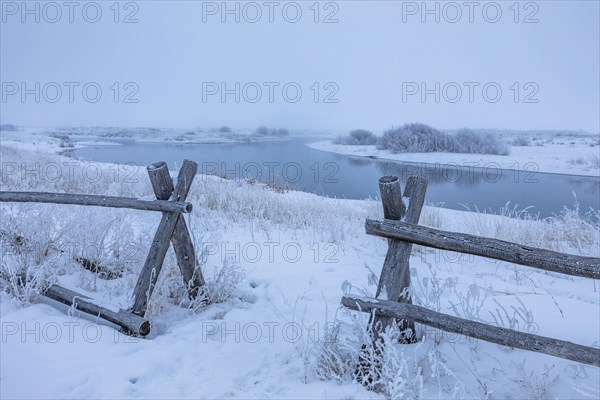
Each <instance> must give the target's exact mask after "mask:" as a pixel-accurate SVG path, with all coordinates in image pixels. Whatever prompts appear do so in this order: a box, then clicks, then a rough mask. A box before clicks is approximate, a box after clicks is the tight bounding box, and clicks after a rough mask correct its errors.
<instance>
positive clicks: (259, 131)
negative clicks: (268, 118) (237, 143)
mask: <svg viewBox="0 0 600 400" xmlns="http://www.w3.org/2000/svg"><path fill="white" fill-rule="evenodd" d="M254 133H255V134H256V135H258V136H267V135H268V134H269V128H267V127H266V126H264V125H261V126H259V127H258V128H256V130H255V131H254Z"/></svg>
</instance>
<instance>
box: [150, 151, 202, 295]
mask: <svg viewBox="0 0 600 400" xmlns="http://www.w3.org/2000/svg"><path fill="white" fill-rule="evenodd" d="M184 163H185V161H184ZM148 175H149V176H150V182H151V183H152V189H153V190H154V194H155V195H156V198H157V199H158V200H167V199H169V197H171V194H172V193H173V190H175V188H174V187H173V180H172V179H171V175H170V174H169V169H168V167H167V164H166V163H165V162H164V161H161V162H158V163H155V164H152V165H150V166H149V167H148ZM184 176H187V175H184ZM181 185H185V183H183V184H181ZM178 186H179V184H178ZM180 195H181V194H180ZM171 245H172V246H173V251H175V257H176V258H177V265H178V266H179V269H180V270H181V275H182V276H183V283H184V284H185V285H186V287H187V288H188V296H189V297H190V299H194V298H196V295H197V294H198V291H199V289H200V288H201V287H202V286H204V283H205V282H204V277H203V276H202V271H201V270H200V268H198V261H197V259H196V252H195V250H194V244H193V243H192V239H191V238H190V233H189V231H188V227H187V224H186V222H185V219H183V218H181V217H180V218H179V219H178V220H177V224H176V225H175V231H174V232H173V236H172V237H171Z"/></svg>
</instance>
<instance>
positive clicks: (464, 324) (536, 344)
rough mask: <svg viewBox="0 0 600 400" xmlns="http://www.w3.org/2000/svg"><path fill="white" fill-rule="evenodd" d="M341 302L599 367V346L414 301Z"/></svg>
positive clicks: (350, 299) (349, 298) (351, 299)
mask: <svg viewBox="0 0 600 400" xmlns="http://www.w3.org/2000/svg"><path fill="white" fill-rule="evenodd" d="M342 305H344V306H345V307H347V308H349V309H351V310H356V311H363V312H374V313H375V314H377V315H382V316H386V317H390V318H398V319H409V320H411V321H414V322H418V323H420V324H423V325H427V326H431V327H433V328H438V329H442V330H444V331H447V332H452V333H458V334H460V335H465V336H469V337H472V338H475V339H481V340H485V341H487V342H493V343H497V344H501V345H504V346H509V347H514V348H517V349H523V350H529V351H535V352H538V353H544V354H548V355H551V356H555V357H560V358H565V359H567V360H571V361H577V362H580V363H584V364H589V365H593V366H596V367H600V349H596V348H593V347H586V346H582V345H579V344H575V343H571V342H567V341H565V340H558V339H552V338H547V337H544V336H538V335H534V334H531V333H526V332H518V331H515V330H513V329H507V328H502V327H499V326H492V325H487V324H484V323H481V322H476V321H470V320H468V319H464V318H459V317H454V316H452V315H447V314H442V313H439V312H436V311H433V310H429V309H427V308H423V307H420V306H417V305H414V304H405V303H398V302H395V301H388V300H377V299H373V298H369V297H354V296H344V297H343V298H342Z"/></svg>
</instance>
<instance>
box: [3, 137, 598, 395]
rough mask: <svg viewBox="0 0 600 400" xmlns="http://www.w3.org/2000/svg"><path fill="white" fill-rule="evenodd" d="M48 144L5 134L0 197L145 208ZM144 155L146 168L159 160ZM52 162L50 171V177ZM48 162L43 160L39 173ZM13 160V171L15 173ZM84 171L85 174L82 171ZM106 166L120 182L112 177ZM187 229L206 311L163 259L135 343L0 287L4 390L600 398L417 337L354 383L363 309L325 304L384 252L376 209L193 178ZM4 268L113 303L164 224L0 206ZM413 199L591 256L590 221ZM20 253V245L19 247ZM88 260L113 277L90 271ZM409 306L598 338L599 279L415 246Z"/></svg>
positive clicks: (439, 337)
mask: <svg viewBox="0 0 600 400" xmlns="http://www.w3.org/2000/svg"><path fill="white" fill-rule="evenodd" d="M61 143H62V142H61V139H59V138H52V137H44V138H40V137H39V136H35V135H32V136H21V137H20V138H19V140H10V141H8V140H7V141H4V140H3V141H2V143H1V145H0V155H1V156H2V163H3V171H2V175H1V181H0V182H1V184H2V190H36V191H55V192H68V193H89V194H105V195H114V196H128V197H136V198H143V199H151V198H153V195H152V193H153V192H152V188H151V187H150V184H149V181H148V178H147V176H146V171H145V169H144V168H137V167H131V166H127V168H129V169H127V170H124V169H122V168H124V167H125V166H118V165H113V164H104V163H91V162H84V161H78V160H74V159H72V158H68V157H64V156H61V155H57V154H56V153H58V152H60V151H62V150H64V148H62V147H61ZM157 161H158V160H157ZM50 166H52V167H50ZM45 167H46V168H45ZM14 168H16V169H14ZM92 172H94V174H93V175H92V174H91V173H92ZM119 172H120V173H119ZM188 201H190V202H192V204H193V206H194V210H193V211H192V213H191V214H189V215H188V216H186V222H187V223H188V226H189V228H190V231H191V233H192V236H193V240H194V242H195V246H196V249H197V252H198V257H199V261H200V263H201V265H202V270H203V273H204V275H205V277H206V278H207V280H208V282H209V284H210V287H211V295H212V296H214V298H215V299H217V300H218V301H215V302H214V304H210V305H208V306H202V305H198V304H193V303H192V304H190V302H189V300H187V298H186V296H185V290H184V287H183V283H182V282H181V278H180V276H179V272H178V270H177V266H176V263H175V258H174V255H173V254H172V252H171V250H170V251H169V254H168V255H167V259H166V261H165V266H164V268H163V271H162V273H161V277H160V279H159V283H158V285H157V288H156V290H155V292H154V295H153V297H152V299H151V304H150V317H151V318H152V321H153V328H152V329H153V330H152V333H151V335H150V336H149V337H148V339H145V340H143V339H136V338H130V337H127V336H123V335H122V334H120V333H118V332H116V331H115V330H113V329H112V328H110V327H107V326H104V325H100V326H99V325H96V324H95V323H94V321H88V320H86V319H83V318H82V316H81V315H79V314H78V313H77V312H73V311H71V312H69V313H65V312H62V311H59V310H57V309H55V308H53V307H51V306H50V305H47V304H38V303H34V304H32V303H31V302H30V300H31V298H32V297H33V298H34V299H35V293H34V292H35V287H31V288H30V289H31V291H32V292H31V293H24V292H22V291H19V290H16V289H15V288H14V287H12V286H10V284H9V283H7V282H6V281H4V280H0V281H1V282H2V288H1V289H2V292H3V294H2V295H1V297H0V301H1V308H0V319H1V324H2V357H1V359H0V380H1V382H2V385H1V388H0V391H1V392H0V397H2V398H32V397H35V398H61V399H62V398H101V397H102V398H107V397H108V398H175V397H176V398H261V399H262V398H348V399H359V398H360V399H362V398H383V397H384V395H385V396H387V397H389V398H399V397H402V398H432V397H433V398H484V397H490V396H493V397H495V398H532V397H546V396H547V397H553V398H575V397H577V398H597V397H598V394H599V393H600V381H599V375H598V369H596V368H593V367H588V366H584V365H579V364H575V363H572V362H569V361H566V360H562V359H558V358H553V357H549V356H544V355H540V354H536V353H531V352H526V351H521V350H514V349H510V348H507V347H501V346H497V345H494V344H490V343H485V342H481V341H477V340H470V339H466V338H461V337H456V335H446V334H444V333H442V332H439V331H428V330H423V331H421V332H420V334H421V335H422V337H423V335H424V338H423V341H421V342H420V343H419V344H417V345H409V346H401V345H397V346H390V350H389V353H386V357H387V358H386V360H387V361H386V364H385V366H386V370H385V379H386V382H387V386H386V387H385V388H384V393H383V394H377V393H373V392H369V391H366V390H365V389H364V388H363V387H362V386H361V385H359V384H357V383H356V382H354V381H353V379H352V376H351V372H352V371H353V370H354V368H355V365H356V360H357V358H356V357H357V355H358V353H359V351H360V348H361V340H363V339H364V337H365V329H366V324H367V320H368V316H366V315H362V314H361V313H354V312H348V311H344V310H341V309H339V308H338V307H339V302H340V299H341V297H342V295H343V294H345V293H354V294H363V295H369V294H372V293H373V292H374V291H375V283H376V279H377V277H378V276H379V274H380V272H381V267H382V265H383V260H384V258H385V254H386V251H387V242H386V241H385V240H383V239H380V238H376V237H371V236H367V235H365V233H364V220H365V218H366V217H367V216H374V217H381V216H382V211H381V205H380V204H379V203H378V202H376V201H356V200H340V199H328V198H323V197H319V196H316V195H313V194H309V193H302V192H292V191H288V192H285V193H279V192H278V191H276V190H273V189H271V188H269V187H268V186H265V185H262V184H259V183H255V182H247V181H244V180H225V179H221V178H218V177H215V176H204V175H199V176H198V177H197V178H196V180H195V182H194V184H193V185H192V190H191V191H190V194H189V197H188ZM0 210H1V212H2V221H1V222H0V231H1V232H2V241H3V246H2V257H1V259H2V265H1V268H2V271H5V272H7V273H13V274H14V273H18V272H19V273H20V272H27V273H28V274H29V275H30V276H36V277H42V278H46V279H50V280H52V281H56V282H58V283H60V284H61V285H63V286H66V287H69V288H71V289H73V290H76V291H78V292H81V293H83V294H85V295H87V296H90V297H92V298H93V299H95V301H97V302H99V303H101V304H103V305H106V306H107V307H113V308H115V309H117V308H124V307H127V306H128V305H129V304H130V301H131V299H130V294H131V292H132V289H133V287H134V285H135V282H136V279H137V275H138V274H139V271H140V269H141V266H142V264H143V262H144V259H145V255H146V254H147V251H148V246H149V243H150V242H151V240H152V235H153V233H154V230H155V229H156V226H157V223H158V221H159V219H160V214H159V213H156V214H149V213H144V212H139V211H129V210H107V209H98V208H93V207H87V208H85V207H80V206H59V205H42V204H6V203H5V204H0ZM515 217H519V215H518V214H515V213H513V212H511V211H510V210H505V212H504V214H503V215H486V214H480V213H469V212H464V211H462V212H461V211H452V210H445V209H440V208H435V207H425V209H424V212H423V215H422V217H421V220H420V223H421V224H424V225H428V226H432V227H436V228H440V229H446V230H456V231H463V232H470V233H474V234H479V235H486V236H492V237H498V238H501V239H505V240H514V241H517V242H520V243H526V244H530V245H534V246H538V247H546V248H550V249H553V250H558V251H565V252H571V253H576V254H583V255H591V256H596V257H598V256H599V254H598V253H599V250H598V249H599V248H600V246H599V245H600V238H599V237H598V225H597V223H596V224H594V223H591V222H586V221H585V220H584V219H582V218H581V216H579V214H578V213H577V212H575V211H573V212H572V213H571V214H568V213H567V214H565V215H563V216H562V217H556V218H555V219H553V220H543V221H541V220H531V219H527V218H523V215H520V217H521V218H515ZM23 243H26V246H27V247H26V249H27V250H28V251H21V249H24V248H23V247H22V246H23ZM79 254H85V255H86V256H88V257H90V258H93V259H94V260H97V261H98V262H101V263H102V264H104V265H107V266H111V267H114V268H119V270H120V271H122V275H123V277H122V278H120V279H115V280H103V279H99V278H98V277H97V275H95V274H92V273H91V272H89V271H86V270H84V269H82V268H81V266H80V265H78V264H77V263H75V262H74V261H73V256H76V255H79ZM411 267H412V271H411V275H412V279H413V285H414V298H415V302H416V303H417V304H420V305H423V306H426V307H429V308H432V309H435V310H438V311H441V312H444V313H449V314H452V315H457V316H461V317H464V318H469V319H474V320H477V321H482V322H487V323H491V324H497V325H502V326H507V327H508V326H511V327H515V329H532V330H534V331H535V332H537V333H539V334H541V335H545V336H550V337H555V338H559V339H563V340H569V341H573V342H575V343H579V344H583V345H587V346H598V337H599V336H600V315H599V314H598V309H599V307H600V299H599V297H598V282H594V281H592V280H586V279H580V278H574V277H567V276H562V275H558V274H554V273H546V272H543V271H538V270H533V269H529V268H526V267H520V266H515V265H510V264H506V263H503V262H495V261H493V260H487V259H482V258H479V257H472V256H467V255H459V254H456V253H450V252H440V251H434V250H432V249H424V248H422V247H420V246H415V247H414V249H413V254H412V257H411Z"/></svg>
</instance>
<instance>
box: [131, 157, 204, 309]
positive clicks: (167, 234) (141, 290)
mask: <svg viewBox="0 0 600 400" xmlns="http://www.w3.org/2000/svg"><path fill="white" fill-rule="evenodd" d="M159 169H160V168H159ZM151 170H152V172H151V173H149V175H150V179H151V180H152V179H155V181H154V182H153V183H152V187H153V189H155V190H156V189H158V190H159V192H161V193H162V192H163V191H165V190H168V189H169V187H168V185H166V183H165V182H160V181H159V180H160V178H158V179H156V176H158V175H161V173H160V172H157V171H154V168H151ZM197 171H198V164H197V163H196V162H194V161H190V160H184V161H183V165H182V166H181V169H180V170H179V175H178V176H177V186H176V187H175V189H174V191H173V193H172V194H171V196H170V200H171V201H185V199H186V198H187V195H188V193H189V190H190V186H191V184H192V181H193V180H194V177H195V176H196V172H197ZM161 176H162V175H161ZM161 195H162V194H161ZM180 215H181V214H180V213H163V216H162V219H161V221H160V224H159V225H158V229H157V230H156V234H155V235H154V239H153V240H152V244H151V245H150V250H149V251H148V256H147V257H146V262H145V263H144V267H143V268H142V272H141V273H140V276H139V278H138V281H137V284H136V286H135V289H134V292H133V297H134V302H133V307H132V309H131V311H132V312H133V313H134V314H137V315H139V316H141V317H143V316H144V315H145V314H146V310H147V307H148V299H149V298H150V296H152V292H153V291H154V286H155V285H156V281H157V280H158V275H159V274H160V270H161V269H162V265H163V262H164V260H165V256H166V254H167V250H168V249H169V243H170V242H171V238H172V236H173V233H174V232H175V228H176V226H177V223H178V221H179V219H180ZM186 273H187V272H186Z"/></svg>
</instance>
